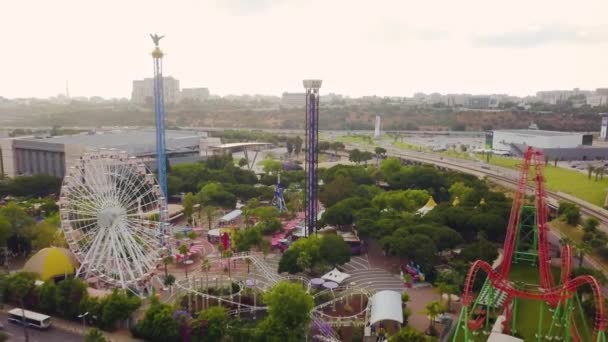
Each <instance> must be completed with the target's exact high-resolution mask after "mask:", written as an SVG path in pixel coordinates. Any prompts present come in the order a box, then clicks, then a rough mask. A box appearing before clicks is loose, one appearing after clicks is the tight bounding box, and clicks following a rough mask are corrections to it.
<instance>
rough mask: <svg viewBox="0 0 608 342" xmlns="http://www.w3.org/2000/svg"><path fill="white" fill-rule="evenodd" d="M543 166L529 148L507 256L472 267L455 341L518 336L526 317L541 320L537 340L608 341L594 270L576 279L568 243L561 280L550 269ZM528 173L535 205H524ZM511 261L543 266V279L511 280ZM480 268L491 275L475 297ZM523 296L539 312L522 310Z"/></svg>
mask: <svg viewBox="0 0 608 342" xmlns="http://www.w3.org/2000/svg"><path fill="white" fill-rule="evenodd" d="M543 165H544V157H543V153H542V151H539V150H535V149H533V148H532V147H529V148H528V149H527V150H526V152H525V155H524V159H523V165H522V166H521V170H520V175H519V182H518V187H517V192H516V193H515V195H514V198H513V206H512V208H511V214H510V218H509V224H508V227H507V235H506V238H505V242H504V248H503V255H502V261H501V263H500V265H499V266H498V267H496V269H494V268H493V267H492V266H490V264H488V263H487V262H485V261H482V260H477V261H476V262H474V263H473V265H472V266H471V268H470V269H469V272H468V274H467V277H466V281H465V286H464V294H463V296H462V303H463V306H462V309H461V312H460V316H459V319H458V323H457V326H456V332H455V334H454V337H453V340H452V341H453V342H456V341H466V342H468V341H480V340H482V336H483V335H490V334H491V333H492V334H507V335H517V334H518V322H521V320H522V319H526V320H538V331H537V333H536V334H535V339H536V340H537V341H541V340H553V339H555V340H559V341H598V342H605V341H606V336H605V328H606V321H605V315H604V297H603V295H602V290H601V287H600V285H599V284H598V282H597V280H596V279H595V278H594V277H592V276H589V275H582V276H578V277H576V278H572V251H571V248H570V246H569V245H564V246H563V247H562V250H561V274H560V278H559V283H558V284H556V283H555V280H554V277H553V274H552V272H551V257H550V254H549V244H548V240H547V235H548V234H549V228H548V225H547V215H548V213H547V204H546V202H545V196H546V193H545V188H544V183H545V179H544V177H543ZM529 175H532V177H533V183H534V186H533V188H534V202H535V203H534V206H526V205H525V195H526V190H527V189H528V177H529ZM512 263H519V264H528V265H530V266H538V274H539V279H540V281H539V282H540V284H538V285H530V284H522V283H521V282H515V281H513V280H511V279H510V271H511V265H512ZM479 270H483V271H484V272H485V273H486V275H487V276H486V279H485V281H484V283H483V286H482V287H481V290H480V291H479V294H478V295H477V296H476V297H475V296H474V294H473V291H474V288H475V287H478V286H475V280H476V276H477V273H478V271H479ZM584 285H588V286H589V287H590V288H591V291H592V293H593V301H594V306H595V319H594V326H593V334H589V329H588V327H587V326H586V325H587V324H586V322H587V320H586V317H584V313H583V310H582V305H581V299H580V297H579V294H578V293H577V290H578V289H579V287H581V286H584ZM521 300H526V301H536V302H538V304H539V305H540V314H539V316H540V317H530V313H526V312H518V302H519V301H521ZM544 311H548V312H549V315H551V319H550V322H549V323H547V322H548V320H544V319H543V312H544ZM578 315H580V317H578ZM480 332H481V333H482V335H480ZM590 335H591V336H590ZM484 339H485V338H484Z"/></svg>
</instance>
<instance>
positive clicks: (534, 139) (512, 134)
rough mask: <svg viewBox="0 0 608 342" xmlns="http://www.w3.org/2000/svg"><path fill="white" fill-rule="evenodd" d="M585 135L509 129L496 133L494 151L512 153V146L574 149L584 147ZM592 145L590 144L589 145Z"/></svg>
mask: <svg viewBox="0 0 608 342" xmlns="http://www.w3.org/2000/svg"><path fill="white" fill-rule="evenodd" d="M583 136H584V134H583V133H569V132H557V131H543V130H538V129H509V130H497V131H494V136H493V138H492V149H493V150H496V151H511V146H512V144H525V145H528V146H534V147H537V148H543V149H544V148H572V147H578V146H580V145H583ZM589 145H590V143H589Z"/></svg>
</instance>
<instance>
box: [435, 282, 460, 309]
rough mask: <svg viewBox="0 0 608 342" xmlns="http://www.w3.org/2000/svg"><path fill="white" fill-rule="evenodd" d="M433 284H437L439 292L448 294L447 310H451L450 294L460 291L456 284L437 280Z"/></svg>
mask: <svg viewBox="0 0 608 342" xmlns="http://www.w3.org/2000/svg"><path fill="white" fill-rule="evenodd" d="M435 286H437V289H438V290H439V293H440V294H442V295H443V294H445V295H447V296H448V300H447V311H448V312H452V295H456V294H458V293H460V292H459V288H458V286H456V285H452V284H448V283H445V282H438V283H437V284H435Z"/></svg>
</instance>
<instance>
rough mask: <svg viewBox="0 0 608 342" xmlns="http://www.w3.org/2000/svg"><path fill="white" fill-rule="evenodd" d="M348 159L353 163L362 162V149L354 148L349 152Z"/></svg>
mask: <svg viewBox="0 0 608 342" xmlns="http://www.w3.org/2000/svg"><path fill="white" fill-rule="evenodd" d="M348 160H349V161H350V162H351V163H355V164H357V165H358V164H359V163H361V161H362V159H361V151H360V150H359V149H358V148H354V149H352V150H350V152H348Z"/></svg>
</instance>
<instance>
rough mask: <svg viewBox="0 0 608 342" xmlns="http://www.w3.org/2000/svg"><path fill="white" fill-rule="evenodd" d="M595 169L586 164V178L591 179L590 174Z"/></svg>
mask: <svg viewBox="0 0 608 342" xmlns="http://www.w3.org/2000/svg"><path fill="white" fill-rule="evenodd" d="M593 170H595V168H594V167H593V165H591V164H587V178H589V179H591V174H592V173H593Z"/></svg>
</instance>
